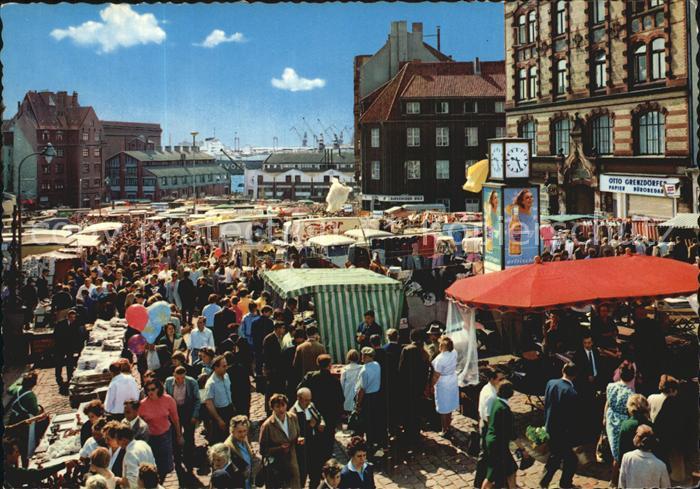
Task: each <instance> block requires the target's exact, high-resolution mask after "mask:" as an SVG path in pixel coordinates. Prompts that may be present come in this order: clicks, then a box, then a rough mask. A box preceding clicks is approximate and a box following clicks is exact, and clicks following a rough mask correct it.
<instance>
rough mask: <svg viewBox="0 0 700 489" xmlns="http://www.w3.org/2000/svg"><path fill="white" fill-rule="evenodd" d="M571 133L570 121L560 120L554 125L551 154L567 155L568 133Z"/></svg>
mask: <svg viewBox="0 0 700 489" xmlns="http://www.w3.org/2000/svg"><path fill="white" fill-rule="evenodd" d="M570 131H571V121H569V119H561V120H559V121H557V122H555V123H554V147H553V148H552V153H553V154H559V153H560V152H561V153H562V154H564V155H568V154H569V133H570Z"/></svg>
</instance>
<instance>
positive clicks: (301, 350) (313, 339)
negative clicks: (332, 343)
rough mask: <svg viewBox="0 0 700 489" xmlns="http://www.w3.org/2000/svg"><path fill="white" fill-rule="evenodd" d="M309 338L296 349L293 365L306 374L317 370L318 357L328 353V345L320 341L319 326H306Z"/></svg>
mask: <svg viewBox="0 0 700 489" xmlns="http://www.w3.org/2000/svg"><path fill="white" fill-rule="evenodd" d="M306 335H307V339H306V341H304V342H303V343H302V344H301V345H299V346H298V347H297V349H296V353H295V354H294V361H293V362H292V366H293V367H294V368H295V369H298V370H299V371H300V372H301V375H302V376H304V375H306V374H307V373H308V372H311V371H312V370H316V366H317V363H316V359H317V358H318V357H319V355H323V354H324V353H326V347H325V346H323V345H322V344H321V343H320V342H319V341H318V328H317V327H316V326H309V327H308V328H306Z"/></svg>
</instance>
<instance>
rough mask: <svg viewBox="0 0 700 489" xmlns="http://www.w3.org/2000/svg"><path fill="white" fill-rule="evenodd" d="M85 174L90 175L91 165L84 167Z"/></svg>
mask: <svg viewBox="0 0 700 489" xmlns="http://www.w3.org/2000/svg"><path fill="white" fill-rule="evenodd" d="M83 173H90V165H88V164H87V163H85V164H84V165H83Z"/></svg>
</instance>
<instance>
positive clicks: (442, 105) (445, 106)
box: [435, 102, 450, 114]
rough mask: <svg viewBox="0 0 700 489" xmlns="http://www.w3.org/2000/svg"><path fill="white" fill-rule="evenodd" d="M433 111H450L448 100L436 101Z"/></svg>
mask: <svg viewBox="0 0 700 489" xmlns="http://www.w3.org/2000/svg"><path fill="white" fill-rule="evenodd" d="M435 112H436V113H437V114H448V113H449V112H450V104H449V102H438V103H437V104H436V106H435Z"/></svg>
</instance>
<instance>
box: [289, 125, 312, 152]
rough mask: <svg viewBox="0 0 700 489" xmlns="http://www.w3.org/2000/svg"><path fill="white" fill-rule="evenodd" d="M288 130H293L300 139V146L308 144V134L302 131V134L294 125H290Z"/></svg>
mask: <svg viewBox="0 0 700 489" xmlns="http://www.w3.org/2000/svg"><path fill="white" fill-rule="evenodd" d="M290 131H294V132H295V133H296V135H297V137H299V140H301V146H302V147H304V148H306V146H307V144H308V136H307V134H306V132H304V135H303V136H302V135H301V133H300V132H299V130H298V129H297V128H296V127H295V126H292V128H291V129H290Z"/></svg>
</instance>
